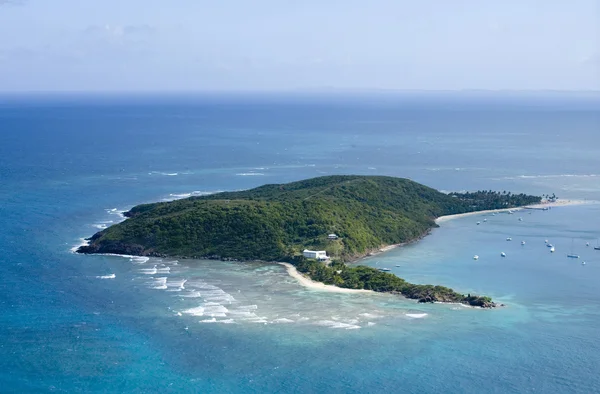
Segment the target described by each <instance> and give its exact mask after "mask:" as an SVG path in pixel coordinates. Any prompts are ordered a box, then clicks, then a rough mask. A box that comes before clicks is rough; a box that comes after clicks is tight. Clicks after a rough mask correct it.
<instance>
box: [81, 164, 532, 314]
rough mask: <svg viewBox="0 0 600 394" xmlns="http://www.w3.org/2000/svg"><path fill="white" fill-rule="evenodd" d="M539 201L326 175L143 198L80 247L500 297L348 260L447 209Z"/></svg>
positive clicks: (378, 287) (438, 297)
mask: <svg viewBox="0 0 600 394" xmlns="http://www.w3.org/2000/svg"><path fill="white" fill-rule="evenodd" d="M540 201H541V197H538V196H531V195H526V194H511V193H507V192H503V193H499V192H492V191H477V192H471V193H449V194H447V193H442V192H439V191H437V190H435V189H433V188H430V187H427V186H424V185H421V184H419V183H417V182H414V181H411V180H409V179H403V178H395V177H386V176H358V175H334V176H324V177H318V178H313V179H308V180H303V181H298V182H292V183H287V184H271V185H264V186H261V187H258V188H255V189H250V190H244V191H237V192H223V193H216V194H212V195H207V196H200V197H189V198H186V199H182V200H175V201H170V202H159V203H154V204H142V205H138V206H135V207H134V208H132V209H131V210H130V211H128V212H126V213H125V216H126V217H127V219H126V220H125V221H123V222H121V223H118V224H115V225H113V226H110V227H109V228H107V229H104V230H102V231H100V232H98V233H96V234H95V235H93V236H92V237H91V238H89V239H88V240H89V244H88V245H85V246H81V247H80V248H79V249H78V252H79V253H86V254H92V253H112V254H126V255H137V256H155V257H166V256H172V257H179V258H195V259H222V260H239V261H250V260H260V261H270V262H288V263H291V264H293V265H295V266H296V268H297V269H298V270H299V271H300V272H303V273H305V274H307V275H308V276H309V277H310V278H312V279H313V280H316V281H320V282H323V283H326V284H332V285H335V286H339V287H344V288H351V289H367V290H374V291H379V292H390V293H398V294H402V295H403V296H405V297H408V298H411V299H417V300H419V301H420V302H459V303H464V304H468V305H473V306H480V307H492V306H494V305H495V304H494V303H493V302H492V300H491V299H490V298H489V297H484V296H474V295H470V294H467V295H464V294H461V293H458V292H455V291H453V290H452V289H449V288H446V287H443V286H432V285H417V284H411V283H408V282H406V281H404V280H403V279H401V278H399V277H398V276H396V275H393V274H390V273H387V272H381V271H379V270H377V269H374V268H370V267H365V266H355V265H353V264H346V263H349V262H352V261H356V260H358V259H360V258H362V257H364V256H367V255H369V254H371V253H374V252H377V251H379V250H381V249H382V248H385V247H386V246H389V245H397V244H404V243H407V242H413V241H416V240H418V239H420V238H422V237H423V236H425V235H427V234H428V233H429V231H430V230H431V229H432V228H434V227H436V226H437V225H436V223H435V219H436V218H438V217H440V216H445V215H454V214H461V213H467V212H475V211H484V210H492V209H507V208H516V207H520V206H525V205H530V204H536V203H539V202H540ZM311 251H323V252H324V253H323V255H319V256H325V255H326V256H327V258H320V257H319V258H318V259H316V258H315V259H313V258H310V257H311V256H313V255H311V254H310V253H308V254H307V252H311ZM307 256H308V257H307ZM316 256H317V255H314V256H313V257H316ZM320 260H325V261H320Z"/></svg>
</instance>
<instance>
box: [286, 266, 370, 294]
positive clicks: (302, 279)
mask: <svg viewBox="0 0 600 394" xmlns="http://www.w3.org/2000/svg"><path fill="white" fill-rule="evenodd" d="M279 264H281V265H283V266H284V267H285V268H286V269H287V272H288V274H289V275H290V276H291V277H292V278H294V279H296V280H297V281H298V283H300V284H301V285H302V286H304V287H306V288H309V289H311V290H319V291H327V292H330V293H362V294H365V293H367V294H375V292H374V291H372V290H361V289H344V288H342V287H337V286H332V285H326V284H324V283H321V282H315V281H314V280H312V279H309V278H307V277H306V276H304V275H302V274H301V273H300V272H298V270H297V269H296V267H294V266H293V265H291V264H289V263H279Z"/></svg>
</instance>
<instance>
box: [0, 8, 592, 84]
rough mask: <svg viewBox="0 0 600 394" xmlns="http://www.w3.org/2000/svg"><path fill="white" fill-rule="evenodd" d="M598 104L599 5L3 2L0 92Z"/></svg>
mask: <svg viewBox="0 0 600 394" xmlns="http://www.w3.org/2000/svg"><path fill="white" fill-rule="evenodd" d="M315 89H316V90H320V89H341V90H345V89H359V90H361V89H377V90H379V89H388V90H466V89H486V90H548V89H551V90H571V91H579V90H600V0H568V1H566V0H535V1H533V0H503V1H497V0H486V1H481V0H470V1H467V0H453V1H447V0H420V1H414V0H410V1H403V0H369V1H366V0H362V1H356V0H302V1H299V0H298V1H292V0H252V1H250V0H244V1H243V0H218V1H214V0H212V1H206V0H172V1H165V0H101V1H100V0H51V1H50V0H0V91H3V92H11V91H236V90H241V91H278V90H281V91H288V90H315Z"/></svg>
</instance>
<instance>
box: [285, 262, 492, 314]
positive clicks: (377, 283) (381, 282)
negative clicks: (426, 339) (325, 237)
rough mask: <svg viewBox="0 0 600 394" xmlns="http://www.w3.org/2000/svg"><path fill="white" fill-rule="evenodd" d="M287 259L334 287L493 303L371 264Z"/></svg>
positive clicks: (434, 299) (430, 299) (483, 304)
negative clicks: (407, 280)
mask: <svg viewBox="0 0 600 394" xmlns="http://www.w3.org/2000/svg"><path fill="white" fill-rule="evenodd" d="M291 262H292V263H293V264H294V265H295V266H296V268H297V269H298V271H300V272H303V273H305V274H307V275H308V276H309V277H310V278H311V279H313V280H316V281H318V282H323V283H326V284H331V285H335V286H338V287H344V288H349V289H366V290H373V291H377V292H386V293H398V294H402V295H403V296H405V297H407V298H411V299H417V300H419V302H460V303H463V304H467V305H473V306H479V307H485V308H491V307H494V306H495V304H494V303H493V302H492V299H491V298H489V297H483V296H476V295H471V294H468V295H466V296H465V295H464V294H460V293H457V292H455V291H454V290H452V289H449V288H447V287H444V286H433V285H415V284H412V283H408V282H406V281H405V280H404V279H402V278H399V277H397V276H396V275H394V274H390V273H387V272H381V271H379V270H377V269H375V268H371V267H365V266H354V267H349V266H347V265H346V264H344V263H341V262H333V263H331V264H330V265H329V266H326V265H324V264H322V263H319V262H317V261H314V260H309V259H305V258H304V257H301V256H299V257H295V258H294V259H292V260H291Z"/></svg>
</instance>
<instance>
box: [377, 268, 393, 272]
mask: <svg viewBox="0 0 600 394" xmlns="http://www.w3.org/2000/svg"><path fill="white" fill-rule="evenodd" d="M379 271H381V272H389V271H391V269H389V268H379Z"/></svg>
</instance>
